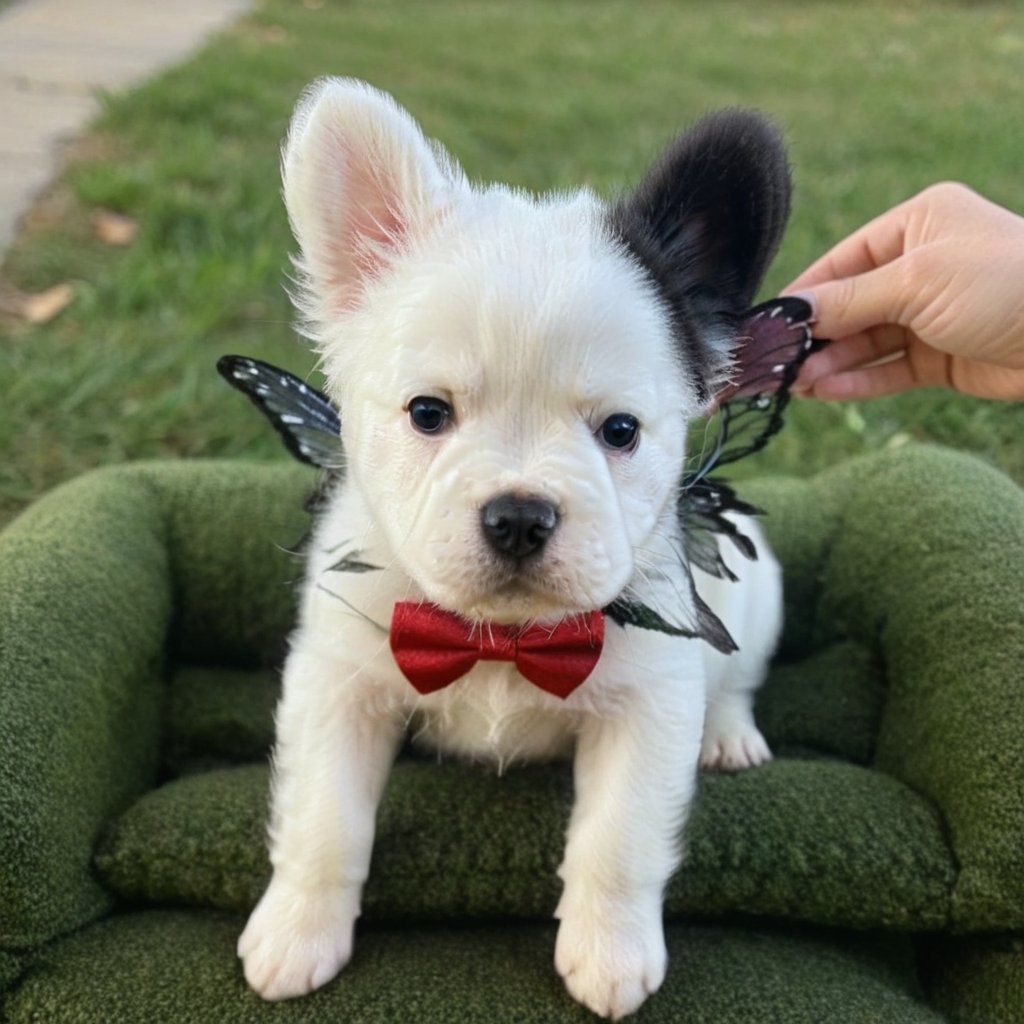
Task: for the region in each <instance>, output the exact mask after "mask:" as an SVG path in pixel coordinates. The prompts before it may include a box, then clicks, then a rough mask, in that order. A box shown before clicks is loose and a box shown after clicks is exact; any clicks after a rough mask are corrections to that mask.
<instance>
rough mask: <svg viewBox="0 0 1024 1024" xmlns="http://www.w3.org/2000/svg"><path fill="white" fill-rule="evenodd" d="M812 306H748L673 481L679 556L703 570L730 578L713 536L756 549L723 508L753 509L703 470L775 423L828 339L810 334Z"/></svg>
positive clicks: (745, 447) (757, 445) (760, 442)
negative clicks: (696, 436)
mask: <svg viewBox="0 0 1024 1024" xmlns="http://www.w3.org/2000/svg"><path fill="white" fill-rule="evenodd" d="M810 318H811V307H810V306H809V305H808V304H807V303H806V302H804V301H803V300H802V299H794V298H782V299H771V300H769V301H768V302H763V303H761V304H760V305H759V306H755V307H754V308H753V309H751V310H750V311H749V312H748V313H747V314H746V316H745V317H744V319H743V323H742V325H741V328H740V332H739V335H738V338H737V342H738V344H737V353H736V366H735V372H734V374H733V379H732V381H731V382H730V383H729V384H728V385H726V386H725V387H724V388H723V389H722V390H721V391H720V392H719V393H718V395H717V396H716V401H717V408H716V409H715V411H714V413H713V414H712V418H711V420H710V421H709V423H708V424H707V426H706V428H705V438H710V439H711V443H710V445H709V444H707V442H705V446H704V450H703V451H702V452H701V455H700V457H699V458H698V460H697V465H696V466H695V467H694V468H693V469H691V470H688V471H687V472H686V473H685V474H684V476H683V479H682V481H681V483H680V487H679V498H678V501H677V511H678V514H679V518H680V521H681V522H682V525H683V538H684V542H685V544H686V555H687V558H688V559H689V561H690V563H691V564H693V565H696V566H697V567H698V568H700V569H702V570H704V572H707V573H710V574H711V575H713V576H718V577H722V578H724V579H735V578H736V577H735V575H734V573H733V572H732V571H731V570H730V569H729V567H728V566H727V565H726V564H725V562H724V561H723V559H722V556H721V553H720V550H719V544H718V538H719V537H720V536H724V537H728V538H729V540H730V541H731V542H732V543H733V544H734V545H735V546H736V547H737V548H738V549H739V551H740V552H741V553H742V554H743V555H744V556H745V557H747V558H751V559H754V558H756V557H757V552H756V550H755V548H754V545H753V543H752V542H751V541H750V538H749V537H747V536H746V535H745V534H743V533H742V531H740V530H739V528H738V527H737V526H736V524H735V523H734V522H733V521H732V519H730V518H727V514H728V513H735V514H738V515H757V514H759V511H760V510H759V509H757V508H755V507H754V506H752V505H749V504H748V503H747V502H745V501H742V500H741V499H740V498H739V497H738V496H737V494H736V492H735V491H734V490H733V489H732V488H731V487H730V486H729V485H728V484H727V483H725V481H723V480H720V479H715V478H712V477H711V476H710V474H711V473H712V472H713V471H715V470H717V469H719V468H721V467H722V466H726V465H728V464H729V463H731V462H736V461H737V460H738V459H742V458H746V456H748V455H752V454H753V453H754V452H757V451H760V450H761V449H762V448H763V447H764V446H765V445H766V444H767V443H768V441H769V440H770V439H771V438H772V437H773V436H774V435H775V434H777V433H778V432H779V430H781V429H782V424H783V420H784V413H785V409H786V406H787V405H788V404H789V400H790V389H791V387H792V385H793V381H795V380H796V377H797V374H798V373H799V372H800V367H801V366H802V365H803V362H804V360H805V359H806V358H807V357H808V356H809V355H810V354H811V353H812V352H816V351H817V350H818V349H819V348H821V347H823V346H824V345H825V344H827V342H825V341H822V340H820V339H818V338H815V337H813V336H812V334H811V324H810Z"/></svg>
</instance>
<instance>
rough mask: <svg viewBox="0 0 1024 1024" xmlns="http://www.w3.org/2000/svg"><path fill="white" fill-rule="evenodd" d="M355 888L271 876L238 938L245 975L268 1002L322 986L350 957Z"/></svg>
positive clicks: (356, 904) (356, 897)
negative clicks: (311, 885) (313, 885)
mask: <svg viewBox="0 0 1024 1024" xmlns="http://www.w3.org/2000/svg"><path fill="white" fill-rule="evenodd" d="M358 916H359V892H358V890H357V889H350V888H329V889H324V888H317V889H309V890H304V889H302V888H301V887H296V886H291V885H286V884H285V883H283V882H279V881H277V880H272V881H271V883H270V886H269V888H268V889H267V891H266V893H264V895H263V899H261V900H260V902H259V904H257V906H256V909H255V910H254V911H253V912H252V916H251V917H250V918H249V923H248V924H247V925H246V926H245V931H243V932H242V935H241V937H240V938H239V940H238V955H239V957H241V959H242V963H243V967H244V970H245V979H246V981H248V982H249V984H250V985H251V986H252V988H253V989H254V990H255V991H256V992H257V993H258V994H259V995H261V996H262V997H263V998H264V999H267V1000H269V1001H277V1000H280V999H291V998H293V997H294V996H303V995H307V994H308V993H310V992H312V991H313V990H314V989H317V988H319V987H320V986H321V985H324V984H326V983H327V982H328V981H330V980H331V978H333V977H334V976H335V975H336V974H337V973H338V972H339V971H340V970H341V969H342V968H343V967H344V966H345V964H347V963H348V961H349V958H350V957H351V956H352V931H353V928H354V926H355V920H356V918H357V917H358Z"/></svg>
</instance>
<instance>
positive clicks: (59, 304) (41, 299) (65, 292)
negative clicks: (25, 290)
mask: <svg viewBox="0 0 1024 1024" xmlns="http://www.w3.org/2000/svg"><path fill="white" fill-rule="evenodd" d="M74 297H75V290H74V288H72V287H71V285H70V284H68V283H67V282H66V281H65V282H64V283H63V284H55V285H54V286H53V287H52V288H47V289H46V291H45V292H36V294H35V295H26V296H25V297H24V299H22V302H21V315H22V317H24V319H26V320H27V321H28V322H29V323H30V324H48V323H49V322H50V321H51V320H52V319H53V318H54V317H55V316H57V315H58V314H59V313H61V312H62V311H63V310H65V309H66V308H67V306H68V304H69V303H70V302H71V300H72V299H73V298H74Z"/></svg>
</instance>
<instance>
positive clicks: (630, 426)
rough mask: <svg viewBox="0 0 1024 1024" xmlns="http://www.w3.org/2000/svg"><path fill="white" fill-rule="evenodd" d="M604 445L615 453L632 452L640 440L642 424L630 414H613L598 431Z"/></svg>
mask: <svg viewBox="0 0 1024 1024" xmlns="http://www.w3.org/2000/svg"><path fill="white" fill-rule="evenodd" d="M598 435H599V436H600V438H601V441H602V443H603V444H604V445H605V446H606V447H607V448H613V449H614V450H615V451H632V450H633V449H634V448H635V447H636V445H637V441H638V440H639V438H640V422H639V421H638V420H637V418H636V417H635V416H630V415H629V413H628V412H613V413H612V414H611V416H609V417H608V419H606V420H605V421H604V423H602V424H601V429H600V430H599V431H598Z"/></svg>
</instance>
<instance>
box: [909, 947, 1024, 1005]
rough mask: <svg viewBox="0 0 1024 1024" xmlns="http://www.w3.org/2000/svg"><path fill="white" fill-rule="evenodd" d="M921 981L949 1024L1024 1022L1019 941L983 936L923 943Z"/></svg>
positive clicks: (1023, 972)
mask: <svg viewBox="0 0 1024 1024" xmlns="http://www.w3.org/2000/svg"><path fill="white" fill-rule="evenodd" d="M920 960H921V964H922V970H921V976H922V978H923V980H924V983H925V985H926V986H927V988H928V995H929V997H930V999H931V1001H932V1002H934V1003H935V1005H936V1006H937V1007H938V1008H940V1009H941V1010H942V1011H943V1012H944V1013H945V1014H946V1015H947V1016H948V1018H949V1020H950V1021H953V1022H954V1024H1020V1022H1021V1020H1024V936H1021V935H983V936H970V937H966V938H957V939H945V938H943V939H929V940H928V941H927V942H925V943H922V950H921V956H920Z"/></svg>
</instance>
